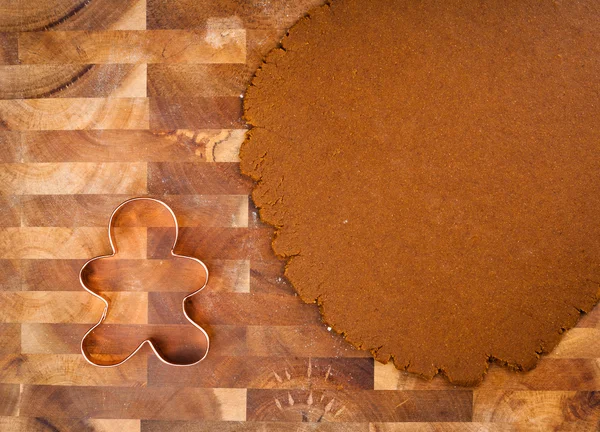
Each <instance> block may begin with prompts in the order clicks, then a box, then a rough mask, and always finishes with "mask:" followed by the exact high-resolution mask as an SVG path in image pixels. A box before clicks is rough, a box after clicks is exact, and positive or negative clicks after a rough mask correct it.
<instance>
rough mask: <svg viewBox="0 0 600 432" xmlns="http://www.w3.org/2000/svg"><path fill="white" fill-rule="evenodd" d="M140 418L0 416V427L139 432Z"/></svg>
mask: <svg viewBox="0 0 600 432" xmlns="http://www.w3.org/2000/svg"><path fill="white" fill-rule="evenodd" d="M140 427H141V422H140V420H112V419H69V418H62V419H52V421H50V420H48V419H45V418H41V417H32V418H27V417H0V429H1V430H3V431H6V432H48V431H49V430H52V431H63V430H65V431H94V432H112V431H120V432H140V430H141V429H140Z"/></svg>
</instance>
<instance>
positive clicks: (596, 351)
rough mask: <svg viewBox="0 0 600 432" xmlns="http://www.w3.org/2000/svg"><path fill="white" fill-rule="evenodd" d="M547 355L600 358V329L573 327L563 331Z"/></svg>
mask: <svg viewBox="0 0 600 432" xmlns="http://www.w3.org/2000/svg"><path fill="white" fill-rule="evenodd" d="M548 356H549V357H554V358H590V359H592V358H593V359H597V358H600V329H596V328H574V329H571V330H569V331H568V332H566V333H565V335H564V336H563V338H562V339H561V341H560V344H559V345H558V346H557V347H556V348H555V349H554V351H552V352H551V353H550V354H549V355H548Z"/></svg>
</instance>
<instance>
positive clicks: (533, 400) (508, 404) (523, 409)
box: [473, 390, 600, 428]
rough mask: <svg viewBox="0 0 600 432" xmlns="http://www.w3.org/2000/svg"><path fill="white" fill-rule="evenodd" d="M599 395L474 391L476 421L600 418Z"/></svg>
mask: <svg viewBox="0 0 600 432" xmlns="http://www.w3.org/2000/svg"><path fill="white" fill-rule="evenodd" d="M599 399H600V395H598V393H597V392H587V391H506V392H505V391H499V390H490V391H485V390H482V391H478V390H476V391H475V394H474V399H473V421H476V422H492V423H519V422H529V421H535V422H536V423H541V424H546V425H547V427H557V428H558V427H560V425H561V424H563V423H564V422H577V421H579V422H584V424H587V425H588V427H591V426H592V425H597V423H598V421H600V403H598V402H599Z"/></svg>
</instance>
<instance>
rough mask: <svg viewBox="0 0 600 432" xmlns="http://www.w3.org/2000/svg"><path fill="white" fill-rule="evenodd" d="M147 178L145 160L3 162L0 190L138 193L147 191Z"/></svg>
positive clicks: (17, 192)
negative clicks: (121, 161) (123, 161)
mask: <svg viewBox="0 0 600 432" xmlns="http://www.w3.org/2000/svg"><path fill="white" fill-rule="evenodd" d="M146 180H147V166H146V164H145V163H143V162H131V163H117V162H107V163H93V162H68V163H27V164H25V163H20V164H0V193H2V194H7V195H8V194H13V195H27V194H34V195H55V194H102V193H105V194H106V193H111V194H131V195H139V194H144V193H146V192H147V188H146Z"/></svg>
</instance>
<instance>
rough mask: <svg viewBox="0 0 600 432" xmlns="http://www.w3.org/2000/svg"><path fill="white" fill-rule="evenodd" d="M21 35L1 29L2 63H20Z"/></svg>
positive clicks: (0, 51) (0, 49)
mask: <svg viewBox="0 0 600 432" xmlns="http://www.w3.org/2000/svg"><path fill="white" fill-rule="evenodd" d="M18 47H19V35H18V34H17V33H6V32H1V31H0V65H2V64H5V65H14V64H18V63H19V48H18Z"/></svg>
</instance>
